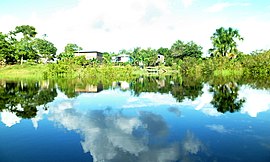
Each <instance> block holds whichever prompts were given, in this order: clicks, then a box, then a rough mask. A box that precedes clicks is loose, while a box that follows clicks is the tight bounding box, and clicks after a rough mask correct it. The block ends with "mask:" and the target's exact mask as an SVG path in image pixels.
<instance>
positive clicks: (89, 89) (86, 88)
mask: <svg viewBox="0 0 270 162" xmlns="http://www.w3.org/2000/svg"><path fill="white" fill-rule="evenodd" d="M102 90H103V84H101V83H99V84H98V85H90V84H86V85H80V84H76V86H75V92H77V93H98V92H100V91H102Z"/></svg>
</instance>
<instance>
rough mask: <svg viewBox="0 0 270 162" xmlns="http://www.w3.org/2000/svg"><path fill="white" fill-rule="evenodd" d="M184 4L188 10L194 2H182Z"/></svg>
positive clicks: (183, 0) (187, 0)
mask: <svg viewBox="0 0 270 162" xmlns="http://www.w3.org/2000/svg"><path fill="white" fill-rule="evenodd" d="M182 3H183V4H184V7H186V8H188V7H189V6H191V5H192V3H193V0H182Z"/></svg>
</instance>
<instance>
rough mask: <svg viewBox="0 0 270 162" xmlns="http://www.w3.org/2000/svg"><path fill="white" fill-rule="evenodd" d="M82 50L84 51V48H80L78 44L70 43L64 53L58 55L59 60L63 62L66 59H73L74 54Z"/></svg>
mask: <svg viewBox="0 0 270 162" xmlns="http://www.w3.org/2000/svg"><path fill="white" fill-rule="evenodd" d="M80 50H82V47H80V46H78V45H77V44H73V43H68V44H67V45H66V46H65V50H64V52H62V53H60V54H59V55H58V59H60V60H62V59H66V58H73V57H74V52H75V51H80Z"/></svg>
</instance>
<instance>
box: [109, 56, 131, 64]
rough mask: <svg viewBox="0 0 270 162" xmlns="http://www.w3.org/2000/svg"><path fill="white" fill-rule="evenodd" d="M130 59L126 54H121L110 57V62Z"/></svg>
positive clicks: (128, 60) (121, 61)
mask: <svg viewBox="0 0 270 162" xmlns="http://www.w3.org/2000/svg"><path fill="white" fill-rule="evenodd" d="M130 61H131V57H130V56H129V55H127V54H122V55H118V56H113V57H112V62H119V63H126V62H130Z"/></svg>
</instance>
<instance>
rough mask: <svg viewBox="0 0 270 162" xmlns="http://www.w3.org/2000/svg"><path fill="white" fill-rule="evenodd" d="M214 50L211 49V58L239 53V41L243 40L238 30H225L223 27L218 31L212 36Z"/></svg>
mask: <svg viewBox="0 0 270 162" xmlns="http://www.w3.org/2000/svg"><path fill="white" fill-rule="evenodd" d="M211 40H212V44H213V48H211V49H209V53H210V54H211V56H214V57H220V56H230V55H231V54H232V55H235V54H237V53H238V50H237V40H243V38H242V37H241V36H240V34H239V32H238V30H236V29H233V28H231V27H230V28H228V29H225V28H223V27H221V28H219V29H217V30H216V32H215V33H214V34H213V36H211Z"/></svg>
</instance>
